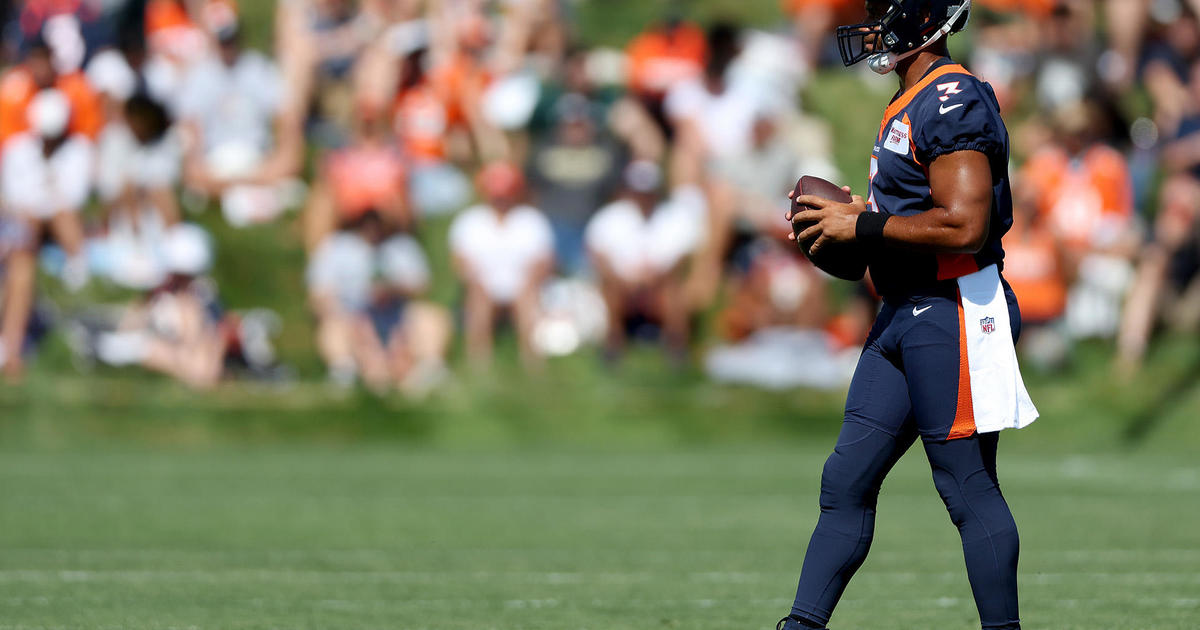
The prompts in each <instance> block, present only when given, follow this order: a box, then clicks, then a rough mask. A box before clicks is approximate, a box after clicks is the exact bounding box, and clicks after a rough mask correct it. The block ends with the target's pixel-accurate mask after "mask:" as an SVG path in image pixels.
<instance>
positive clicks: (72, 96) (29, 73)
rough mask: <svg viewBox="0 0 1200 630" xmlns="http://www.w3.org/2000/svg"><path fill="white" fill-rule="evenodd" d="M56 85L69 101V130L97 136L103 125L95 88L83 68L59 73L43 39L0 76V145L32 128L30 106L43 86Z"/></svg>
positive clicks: (92, 137)
mask: <svg viewBox="0 0 1200 630" xmlns="http://www.w3.org/2000/svg"><path fill="white" fill-rule="evenodd" d="M48 89H55V90H58V92H59V93H60V94H62V95H63V96H64V97H65V98H66V99H67V102H68V103H69V104H70V109H71V112H72V115H71V118H70V121H69V123H68V125H69V128H68V129H69V131H70V133H71V134H73V135H81V136H83V137H86V138H88V139H89V140H94V139H95V138H96V136H97V134H99V133H100V128H101V127H102V126H103V125H104V113H103V112H102V111H101V109H100V102H99V100H98V98H97V96H96V92H95V91H94V90H93V89H92V86H91V85H90V84H89V83H88V80H87V77H86V76H84V74H83V73H82V72H78V71H75V72H68V73H65V74H60V73H59V72H58V71H57V70H56V69H55V65H54V53H53V51H52V50H51V49H50V46H49V45H48V44H47V43H46V42H45V41H43V40H41V39H38V40H35V41H34V43H33V45H32V46H30V48H29V52H28V53H26V55H25V60H24V61H23V62H22V63H20V64H19V65H17V66H14V67H12V68H10V69H8V70H7V71H5V72H4V74H3V75H2V76H0V146H3V145H4V144H7V143H8V141H9V140H10V139H11V138H12V137H13V136H15V135H17V134H19V133H22V132H25V131H28V130H29V128H30V118H29V107H30V104H31V103H32V102H33V100H34V98H35V97H36V96H37V95H38V93H40V92H41V91H43V90H48Z"/></svg>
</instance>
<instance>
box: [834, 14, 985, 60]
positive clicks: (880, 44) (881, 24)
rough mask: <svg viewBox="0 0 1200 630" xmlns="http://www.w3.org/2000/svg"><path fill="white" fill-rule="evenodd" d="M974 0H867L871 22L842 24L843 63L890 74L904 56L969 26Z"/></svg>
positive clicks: (840, 38)
mask: <svg viewBox="0 0 1200 630" xmlns="http://www.w3.org/2000/svg"><path fill="white" fill-rule="evenodd" d="M970 13H971V0H867V18H868V21H866V22H863V23H861V24H852V25H849V26H839V27H838V29H837V38H838V49H839V50H840V52H841V53H842V63H845V64H846V65H847V66H852V65H854V64H856V63H858V62H860V61H862V60H863V59H866V60H867V64H868V65H869V66H870V67H871V69H872V70H874V71H875V72H878V73H879V74H887V73H889V72H891V71H892V70H895V69H896V64H897V63H899V62H900V60H901V59H904V58H905V57H908V56H910V55H913V54H916V53H917V52H918V51H920V50H921V49H923V48H925V47H926V46H928V45H930V44H932V43H934V42H935V41H937V40H939V39H941V38H942V37H945V36H946V35H948V34H951V33H957V32H958V31H961V30H962V29H963V28H964V27H966V25H967V19H968V18H969V17H970Z"/></svg>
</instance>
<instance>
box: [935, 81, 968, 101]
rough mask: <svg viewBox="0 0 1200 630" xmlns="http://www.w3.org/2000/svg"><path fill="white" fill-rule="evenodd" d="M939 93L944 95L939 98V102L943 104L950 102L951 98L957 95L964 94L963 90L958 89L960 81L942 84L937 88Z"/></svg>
mask: <svg viewBox="0 0 1200 630" xmlns="http://www.w3.org/2000/svg"><path fill="white" fill-rule="evenodd" d="M937 91H939V92H941V93H942V95H941V96H939V97H938V100H939V101H941V102H943V103H945V102H946V101H948V100H950V97H951V96H954V95H955V94H962V90H960V89H958V81H951V82H949V83H941V84H939V85H938V86H937Z"/></svg>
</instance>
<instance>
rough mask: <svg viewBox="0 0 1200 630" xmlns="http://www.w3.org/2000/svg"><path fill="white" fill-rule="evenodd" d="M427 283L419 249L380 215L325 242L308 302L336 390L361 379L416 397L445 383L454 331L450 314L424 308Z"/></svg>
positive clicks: (313, 266)
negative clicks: (446, 359)
mask: <svg viewBox="0 0 1200 630" xmlns="http://www.w3.org/2000/svg"><path fill="white" fill-rule="evenodd" d="M429 282H430V272H429V263H428V261H427V260H426V258H425V254H424V252H423V251H422V250H421V246H420V244H419V243H417V240H416V239H415V238H413V237H412V236H411V235H409V234H405V233H403V232H395V231H394V230H393V229H392V228H389V226H388V224H387V223H386V221H385V220H384V218H383V217H382V216H381V214H380V213H378V212H376V211H375V210H366V211H364V212H362V213H361V214H360V215H359V216H358V217H356V218H355V219H354V220H352V221H350V222H349V224H348V225H347V226H346V227H345V228H344V229H342V230H340V231H338V232H335V233H333V234H330V235H329V236H327V237H326V238H325V239H324V241H322V242H321V244H320V246H318V247H317V249H316V251H315V252H314V253H313V257H312V260H311V261H310V263H309V267H308V287H309V301H310V303H311V305H312V308H313V310H314V312H315V313H316V315H317V320H318V323H317V347H318V349H319V351H320V353H321V356H322V357H323V358H324V360H325V363H326V365H327V366H328V367H329V378H330V380H331V381H332V382H334V383H337V384H339V385H343V386H345V385H349V384H351V383H353V382H354V379H355V378H357V377H360V376H361V378H362V379H363V382H365V383H366V384H367V386H369V387H370V388H371V389H373V390H375V391H379V392H383V391H387V390H389V389H391V388H398V389H400V390H401V391H403V392H406V393H414V394H416V393H423V392H424V391H426V390H428V389H429V388H430V387H432V386H434V385H436V384H437V383H438V382H440V381H441V380H442V378H444V376H445V375H446V367H445V358H446V350H447V348H448V347H449V343H450V337H451V333H452V328H453V326H452V324H451V322H450V315H449V314H448V313H447V312H446V311H445V309H443V308H441V307H439V306H435V305H432V304H429V303H425V302H421V301H418V298H419V297H420V296H421V295H422V294H423V293H424V292H425V291H426V290H427V289H428V288H429Z"/></svg>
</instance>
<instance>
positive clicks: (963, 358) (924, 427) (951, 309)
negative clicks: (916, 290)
mask: <svg viewBox="0 0 1200 630" xmlns="http://www.w3.org/2000/svg"><path fill="white" fill-rule="evenodd" d="M1001 281H1002V282H1003V280H1001ZM1003 284H1004V295H1005V298H1006V299H1007V300H1008V313H1009V321H1010V323H1011V327H1012V331H1011V332H1012V336H1013V342H1014V343H1015V342H1016V339H1017V337H1018V336H1019V335H1020V332H1021V312H1020V309H1019V308H1018V307H1017V298H1016V296H1015V295H1014V294H1013V292H1012V288H1011V287H1009V286H1008V283H1007V282H1004V283H1003ZM930 293H931V294H930V295H921V296H909V297H900V298H885V299H884V302H883V308H882V309H881V310H880V312H879V315H878V317H876V319H875V325H874V327H872V329H871V334H870V335H869V336H868V337H867V343H866V346H865V347H864V348H863V352H862V356H861V357H859V360H858V367H857V368H855V370H854V378H853V380H852V381H851V382H850V392H849V393H848V394H847V396H846V416H845V421H846V422H858V423H862V424H865V425H868V426H872V427H875V428H877V429H879V430H881V431H885V432H887V433H890V434H892V435H900V434H902V433H904V432H906V431H909V430H912V429H915V430H916V431H917V432H918V433H919V434H920V435H921V437H922V438H924V439H925V440H946V439H954V438H961V437H967V436H970V435H973V434H974V433H975V421H974V413H973V411H972V402H971V389H970V385H969V377H968V373H967V353H966V335H965V332H964V331H965V328H964V321H963V319H964V318H963V315H962V305H961V303H960V301H959V296H958V285H957V284H956V283H955V282H953V281H950V282H946V283H943V284H942V285H940V289H939V290H938V291H933V292H930Z"/></svg>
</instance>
